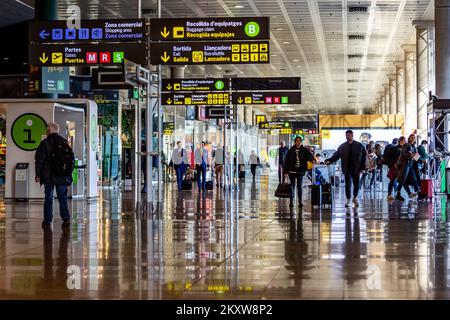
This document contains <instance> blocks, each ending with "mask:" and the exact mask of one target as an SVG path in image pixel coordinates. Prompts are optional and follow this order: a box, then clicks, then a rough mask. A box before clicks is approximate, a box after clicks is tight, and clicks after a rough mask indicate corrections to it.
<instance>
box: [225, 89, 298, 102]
mask: <svg viewBox="0 0 450 320" xmlns="http://www.w3.org/2000/svg"><path fill="white" fill-rule="evenodd" d="M232 103H233V104H301V103H302V93H301V92H300V91H273V92H270V91H267V92H261V93H254V92H236V93H233V101H232Z"/></svg>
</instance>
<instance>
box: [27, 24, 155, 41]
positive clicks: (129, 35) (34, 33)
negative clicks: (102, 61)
mask: <svg viewBox="0 0 450 320" xmlns="http://www.w3.org/2000/svg"><path fill="white" fill-rule="evenodd" d="M145 29H146V28H145V19H109V20H81V28H79V29H75V28H74V29H69V28H68V27H67V21H66V20H56V21H30V24H29V29H28V36H29V39H30V41H31V42H34V43H58V42H124V41H140V40H146V36H147V33H146V30H145Z"/></svg>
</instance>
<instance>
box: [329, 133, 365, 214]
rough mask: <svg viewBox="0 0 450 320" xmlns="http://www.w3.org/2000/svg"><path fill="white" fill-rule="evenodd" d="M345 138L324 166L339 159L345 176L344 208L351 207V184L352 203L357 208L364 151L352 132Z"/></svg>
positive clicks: (363, 165) (363, 168) (363, 164)
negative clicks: (345, 200)
mask: <svg viewBox="0 0 450 320" xmlns="http://www.w3.org/2000/svg"><path fill="white" fill-rule="evenodd" d="M345 138H346V139H347V141H346V142H344V143H343V144H341V145H340V146H339V148H338V150H337V151H336V152H335V153H334V154H333V156H332V157H331V158H329V159H327V160H325V164H327V165H329V164H331V163H333V162H336V161H338V160H339V159H341V166H342V172H343V173H344V176H345V195H346V198H347V202H346V203H345V206H346V207H350V206H351V196H352V194H351V184H352V183H353V203H354V205H355V206H356V207H358V206H359V202H358V193H359V181H360V174H361V172H363V171H365V169H366V149H365V147H364V145H363V144H362V143H360V142H358V141H355V140H354V139H353V131H352V130H347V131H346V132H345Z"/></svg>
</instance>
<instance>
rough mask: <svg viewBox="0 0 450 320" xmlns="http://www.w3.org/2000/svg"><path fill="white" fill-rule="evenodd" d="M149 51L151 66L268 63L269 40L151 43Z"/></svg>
mask: <svg viewBox="0 0 450 320" xmlns="http://www.w3.org/2000/svg"><path fill="white" fill-rule="evenodd" d="M150 52H151V55H150V63H151V64H155V65H156V64H163V65H164V64H166V65H186V64H189V65H195V64H198V65H203V64H230V63H233V64H242V63H244V64H247V63H270V61H269V57H270V55H269V41H238V42H236V41H235V42H218V43H205V42H186V43H183V42H180V43H178V42H169V43H152V44H150Z"/></svg>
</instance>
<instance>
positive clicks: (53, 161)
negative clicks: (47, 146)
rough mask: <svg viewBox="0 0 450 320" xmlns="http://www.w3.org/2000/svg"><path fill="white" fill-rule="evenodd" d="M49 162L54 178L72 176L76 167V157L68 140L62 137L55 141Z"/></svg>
mask: <svg viewBox="0 0 450 320" xmlns="http://www.w3.org/2000/svg"><path fill="white" fill-rule="evenodd" d="M49 161H50V170H51V173H52V176H57V177H67V176H72V172H73V169H74V167H75V156H74V154H73V150H72V148H71V147H70V146H69V143H68V142H67V140H66V139H64V138H63V137H61V136H58V137H57V138H56V139H54V141H53V143H52V147H51V151H50V157H49Z"/></svg>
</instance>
